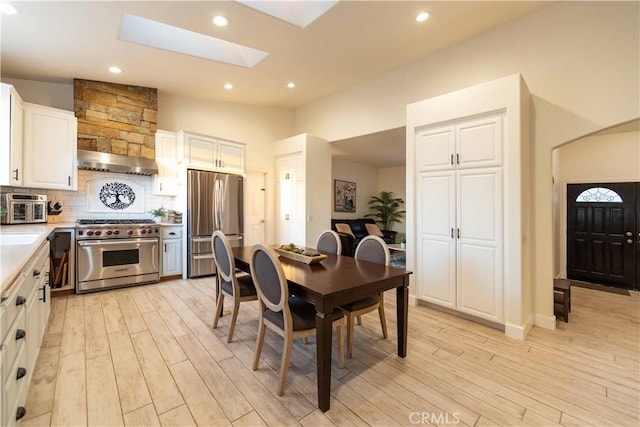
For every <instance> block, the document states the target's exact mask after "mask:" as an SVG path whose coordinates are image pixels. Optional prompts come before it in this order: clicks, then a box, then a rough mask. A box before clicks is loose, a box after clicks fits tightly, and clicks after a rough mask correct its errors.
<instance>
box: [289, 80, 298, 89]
mask: <svg viewBox="0 0 640 427" xmlns="http://www.w3.org/2000/svg"><path fill="white" fill-rule="evenodd" d="M287 87H288V88H289V89H293V88H294V87H296V84H295V83H294V82H289V83H287Z"/></svg>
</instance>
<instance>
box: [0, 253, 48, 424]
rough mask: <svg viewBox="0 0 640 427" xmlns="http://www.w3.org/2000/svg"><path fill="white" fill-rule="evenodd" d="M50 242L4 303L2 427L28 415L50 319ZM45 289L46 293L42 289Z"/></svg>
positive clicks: (0, 313)
mask: <svg viewBox="0 0 640 427" xmlns="http://www.w3.org/2000/svg"><path fill="white" fill-rule="evenodd" d="M48 256H49V242H48V241H47V242H45V243H43V244H42V245H41V246H40V248H39V249H38V250H37V251H36V254H35V255H34V256H33V257H32V258H31V260H30V261H29V262H28V263H27V264H26V266H25V268H23V269H22V271H21V272H20V273H19V274H18V276H17V278H16V279H14V282H13V284H11V285H10V292H9V294H8V296H7V298H5V299H3V300H2V303H0V326H1V328H0V329H1V331H2V335H1V336H0V339H1V340H2V341H1V343H2V346H0V349H1V350H0V359H1V363H0V368H1V369H2V383H1V384H0V404H1V407H2V411H1V414H0V425H3V426H14V425H16V422H17V421H18V420H19V419H20V418H21V417H23V416H24V415H25V414H26V410H25V403H26V399H27V390H28V387H29V382H30V381H31V378H32V376H33V371H34V368H35V364H36V361H37V359H38V353H39V349H40V344H41V343H42V333H43V332H44V328H45V327H46V323H47V321H48V318H49V311H50V302H49V299H48V298H46V299H45V298H42V295H44V294H43V292H47V288H48V287H49V283H48V277H49V275H48V270H49V261H48ZM42 287H44V290H43V289H42Z"/></svg>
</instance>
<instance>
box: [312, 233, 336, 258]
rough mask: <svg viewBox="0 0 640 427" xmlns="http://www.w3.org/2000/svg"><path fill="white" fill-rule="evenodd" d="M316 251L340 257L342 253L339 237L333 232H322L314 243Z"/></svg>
mask: <svg viewBox="0 0 640 427" xmlns="http://www.w3.org/2000/svg"><path fill="white" fill-rule="evenodd" d="M316 249H317V250H319V251H321V252H328V253H330V254H336V255H340V254H341V253H342V243H341V242H340V236H339V235H338V233H336V232H335V231H333V230H325V231H323V232H322V234H320V236H319V237H318V241H317V242H316Z"/></svg>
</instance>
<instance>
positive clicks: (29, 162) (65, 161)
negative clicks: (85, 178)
mask: <svg viewBox="0 0 640 427" xmlns="http://www.w3.org/2000/svg"><path fill="white" fill-rule="evenodd" d="M77 130H78V125H77V119H76V117H75V115H74V114H73V112H72V111H65V110H59V109H57V108H51V107H44V106H42V105H35V104H29V103H26V102H25V103H24V152H23V154H24V158H23V163H24V180H23V185H24V186H25V187H32V188H48V189H55V190H76V189H77V187H78V175H77V168H76V152H77V144H78V139H77Z"/></svg>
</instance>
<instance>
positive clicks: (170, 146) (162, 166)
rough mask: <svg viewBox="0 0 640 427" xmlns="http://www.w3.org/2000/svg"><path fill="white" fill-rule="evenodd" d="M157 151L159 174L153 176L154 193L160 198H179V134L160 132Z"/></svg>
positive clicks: (157, 135) (157, 138)
mask: <svg viewBox="0 0 640 427" xmlns="http://www.w3.org/2000/svg"><path fill="white" fill-rule="evenodd" d="M155 149H156V163H157V164H158V173H157V174H156V175H154V176H153V193H154V194H157V195H160V196H177V195H178V186H179V173H178V136H177V134H176V133H174V132H167V131H163V130H158V131H157V132H156V147H155Z"/></svg>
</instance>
